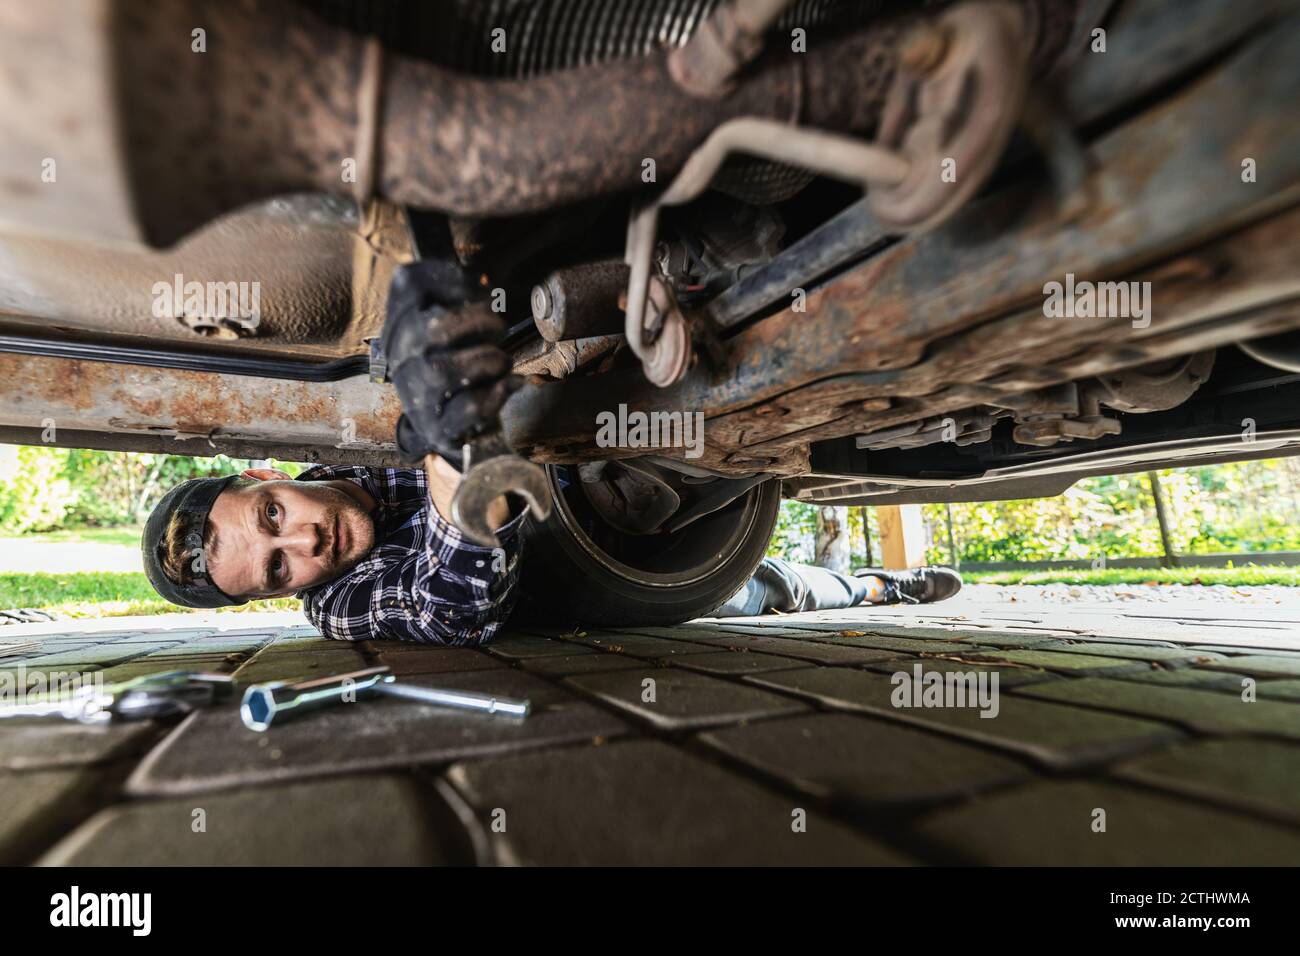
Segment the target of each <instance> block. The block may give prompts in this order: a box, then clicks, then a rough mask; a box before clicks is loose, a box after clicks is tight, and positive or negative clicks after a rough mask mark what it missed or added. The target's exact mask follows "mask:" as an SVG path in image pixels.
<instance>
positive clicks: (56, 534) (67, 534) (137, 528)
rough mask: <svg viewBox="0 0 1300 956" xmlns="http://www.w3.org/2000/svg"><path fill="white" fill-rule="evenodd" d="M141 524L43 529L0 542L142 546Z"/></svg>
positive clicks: (0, 541) (2, 539)
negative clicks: (113, 526)
mask: <svg viewBox="0 0 1300 956" xmlns="http://www.w3.org/2000/svg"><path fill="white" fill-rule="evenodd" d="M143 530H144V529H143V526H141V525H123V526H121V527H117V528H69V529H67V530H64V531H42V532H40V533H39V534H25V535H23V536H22V537H4V538H0V544H69V543H73V544H80V543H83V542H85V543H88V544H118V545H125V546H128V547H132V548H138V547H140V532H141V531H143Z"/></svg>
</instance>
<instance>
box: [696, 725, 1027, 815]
mask: <svg viewBox="0 0 1300 956" xmlns="http://www.w3.org/2000/svg"><path fill="white" fill-rule="evenodd" d="M699 739H700V740H701V741H702V742H703V743H705V744H708V745H709V746H711V747H714V748H716V749H717V750H719V751H720V752H722V753H724V754H726V755H728V756H729V757H731V758H733V759H735V760H739V761H742V762H743V763H746V764H748V765H750V766H751V767H753V768H754V769H756V770H759V771H761V772H762V773H765V774H767V775H769V776H772V777H775V778H777V779H779V780H781V781H783V782H785V783H786V784H787V785H789V786H791V787H793V788H795V789H797V790H800V791H802V792H804V793H807V794H809V795H810V796H814V797H818V798H822V799H830V800H836V801H844V802H850V803H856V804H861V805H865V806H867V807H881V806H891V807H898V806H908V807H915V806H924V805H926V804H930V803H934V802H936V801H940V800H947V799H953V798H957V797H961V796H969V795H970V794H973V793H977V792H979V791H981V790H985V789H988V788H989V787H994V786H1000V785H1004V784H1009V783H1013V782H1017V781H1021V780H1025V779H1027V778H1029V777H1030V776H1031V771H1030V770H1029V769H1028V768H1027V767H1026V766H1025V765H1024V764H1022V763H1020V762H1018V761H1015V760H1012V759H1010V758H1008V757H1006V756H1004V755H1002V754H999V753H996V752H993V751H990V750H986V749H982V748H979V747H972V746H970V745H968V744H964V743H960V742H958V741H955V740H952V739H949V738H945V737H943V736H941V735H938V734H933V733H926V732H925V731H922V730H917V729H913V728H911V727H906V726H903V725H901V724H895V723H891V722H889V721H884V720H873V719H871V718H868V717H857V716H853V715H850V714H814V715H811V716H806V717H792V718H788V719H783V720H772V721H764V722H763V723H760V724H751V725H748V726H745V727H727V728H722V729H719V730H711V731H707V732H705V733H703V734H701V735H700V738H699Z"/></svg>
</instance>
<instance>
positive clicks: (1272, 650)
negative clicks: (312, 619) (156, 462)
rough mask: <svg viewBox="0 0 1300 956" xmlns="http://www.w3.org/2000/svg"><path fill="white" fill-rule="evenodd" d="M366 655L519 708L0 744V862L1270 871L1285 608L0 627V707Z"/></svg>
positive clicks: (189, 724) (43, 726) (129, 730)
mask: <svg viewBox="0 0 1300 956" xmlns="http://www.w3.org/2000/svg"><path fill="white" fill-rule="evenodd" d="M381 665H382V666H387V667H390V668H391V669H392V671H393V673H394V674H396V675H398V679H399V680H400V681H402V682H406V683H411V684H421V685H424V686H429V687H440V688H449V689H458V690H463V691H475V692H479V693H485V694H495V695H500V696H508V697H526V698H528V699H529V700H530V702H531V704H532V713H531V714H530V716H528V717H527V718H526V719H524V720H522V721H516V720H511V719H508V718H503V717H499V716H491V715H483V714H471V713H466V712H461V711H454V710H447V709H438V708H432V707H427V706H423V705H420V704H413V703H409V702H406V701H401V700H394V699H386V698H385V699H377V700H362V701H360V702H357V703H352V704H345V705H340V706H337V707H334V708H331V709H328V710H322V711H318V712H315V713H313V714H308V715H303V716H302V717H300V718H298V719H295V720H292V721H289V722H286V723H284V724H283V725H277V726H273V727H272V728H271V730H270V731H268V732H266V733H262V734H259V733H255V732H253V731H250V730H247V729H246V728H245V727H244V726H243V725H242V723H241V722H240V720H239V717H238V699H237V698H238V696H239V694H238V692H237V693H236V695H235V698H236V699H234V700H231V701H229V702H226V703H222V704H218V705H216V706H214V707H211V708H208V709H205V710H202V711H199V712H197V713H194V714H191V715H189V716H186V717H174V718H168V719H165V720H163V719H160V720H153V721H143V722H139V723H135V724H117V725H112V726H107V727H92V726H84V725H80V724H74V723H66V722H62V721H53V722H50V721H38V720H31V719H29V720H22V721H4V722H0V805H3V806H4V807H5V813H4V814H3V815H0V863H6V864H26V863H39V864H44V865H63V864H73V865H99V864H146V865H156V864H163V865H166V864H185V865H223V864H282V865H330V864H393V865H439V864H453V865H456V864H460V865H474V864H478V865H514V864H525V865H527V864H561V865H562V864H616V865H617V864H633V863H641V864H687V865H694V864H706V865H707V864H755V863H756V864H782V863H786V864H799V865H804V864H830V865H841V864H865V865H899V864H927V863H928V864H953V863H956V864H969V863H977V864H984V863H988V864H1017V865H1024V864H1029V865H1036V864H1062V865H1076V864H1078V865H1090V864H1111V863H1118V864H1148V865H1163V864H1207V865H1222V864H1228V865H1233V864H1242V865H1248V864H1269V865H1271V864H1293V865H1294V864H1297V863H1300V608H1287V607H1273V606H1270V607H1263V608H1255V607H1249V608H1243V609H1242V610H1240V611H1238V610H1236V609H1226V608H1224V607H1222V606H1212V607H1205V608H1203V609H1197V608H1195V607H1189V609H1188V610H1187V611H1186V612H1185V613H1184V616H1181V617H1180V616H1179V610H1178V608H1176V607H1174V606H1169V605H1162V606H1161V607H1159V608H1158V609H1154V610H1153V609H1151V608H1145V609H1142V608H1122V609H1119V610H1116V609H1114V608H1111V609H1109V610H1107V609H1104V608H1091V609H1090V608H1086V607H1083V608H1080V607H1074V606H1070V607H1060V608H1052V607H1050V606H1041V607H1025V606H1016V605H1007V606H1002V605H988V604H985V605H978V604H971V603H969V602H968V603H966V604H962V603H960V602H957V601H955V602H947V603H945V604H944V605H935V606H931V607H921V608H887V609H886V608H874V609H866V608H856V609H850V610H842V611H826V612H816V613H811V614H798V615H780V616H772V617H765V618H745V619H731V620H721V619H715V620H701V621H693V622H691V623H689V624H685V625H681V626H678V627H639V628H628V629H619V630H596V629H591V630H587V631H583V630H573V631H559V630H553V631H551V630H537V629H533V628H515V629H511V630H508V631H507V632H506V633H504V634H502V635H501V636H500V638H499V640H497V641H496V642H494V643H493V644H491V645H489V646H488V647H486V648H436V647H424V646H412V645H404V644H392V643H388V642H383V641H365V642H359V643H356V644H341V643H337V642H331V641H327V640H324V639H322V638H321V637H320V635H319V634H317V633H316V632H315V631H314V630H313V629H312V628H311V627H310V626H307V625H305V624H304V623H302V621H301V618H298V617H297V616H296V615H284V614H280V615H260V616H254V615H238V616H235V615H226V616H222V617H215V616H206V617H205V616H198V615H191V616H180V615H178V616H176V617H174V618H137V619H119V620H117V621H112V622H107V623H105V622H73V623H63V624H43V625H18V626H14V627H12V628H8V627H7V628H4V629H3V630H0V691H4V695H3V696H5V697H12V695H13V693H14V692H15V689H16V688H18V687H20V686H22V685H23V684H24V683H25V684H26V686H33V682H34V681H39V680H43V679H48V678H49V677H50V675H52V674H53V673H55V672H59V673H62V674H64V675H65V676H66V675H75V676H79V677H81V678H83V679H93V678H94V677H95V675H100V676H102V677H103V678H104V679H105V680H109V681H113V680H126V679H130V678H133V677H138V676H141V675H145V674H151V673H159V672H162V671H168V670H176V669H188V670H201V671H207V672H213V673H219V674H226V675H231V676H233V678H234V679H235V681H236V682H237V684H238V685H243V684H246V683H249V682H259V681H276V680H286V681H291V680H295V679H308V678H312V677H319V676H324V675H328V674H332V673H339V672H344V671H350V670H357V669H361V668H366V667H374V666H381ZM918 669H919V670H918ZM918 678H919V680H918ZM994 679H996V681H997V683H996V691H995V690H994V684H993V681H994ZM240 689H242V686H241V688H240ZM905 692H906V696H904V694H905Z"/></svg>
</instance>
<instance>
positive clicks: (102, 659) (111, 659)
mask: <svg viewBox="0 0 1300 956" xmlns="http://www.w3.org/2000/svg"><path fill="white" fill-rule="evenodd" d="M148 651H149V647H148V646H145V645H140V644H102V645H92V646H90V647H77V648H74V649H72V650H61V651H58V652H57V653H53V654H40V655H37V656H35V657H28V658H24V659H23V664H25V665H26V666H27V667H28V668H33V667H35V668H43V669H46V670H48V669H50V668H53V667H61V668H72V669H76V670H88V669H90V668H93V667H104V666H108V665H110V664H120V663H122V662H124V661H128V660H130V659H132V658H133V657H141V656H143V655H144V654H146V653H147V652H148Z"/></svg>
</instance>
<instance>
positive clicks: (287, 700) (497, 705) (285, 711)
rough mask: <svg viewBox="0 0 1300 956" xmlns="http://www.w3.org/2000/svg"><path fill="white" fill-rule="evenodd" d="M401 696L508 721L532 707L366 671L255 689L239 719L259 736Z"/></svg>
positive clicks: (380, 671) (378, 670)
mask: <svg viewBox="0 0 1300 956" xmlns="http://www.w3.org/2000/svg"><path fill="white" fill-rule="evenodd" d="M380 695H383V696H388V697H400V698H402V699H404V700H414V701H419V702H420V703H424V704H434V705H436V706H439V707H454V708H457V709H460V710H474V711H479V712H481V713H486V714H503V715H505V716H507V717H518V718H522V717H527V716H528V713H529V710H530V709H531V705H530V704H529V702H528V701H527V700H512V699H511V698H508V697H494V696H491V695H489V694H475V693H472V692H470V691H462V690H439V689H436V688H432V687H419V686H416V685H413V684H399V683H397V678H396V677H395V676H394V675H393V674H392V673H390V672H389V669H388V668H387V667H371V668H367V669H366V670H360V671H352V672H351V673H348V674H334V675H331V676H329V677H316V678H312V679H311V680H306V681H300V682H298V683H295V684H289V683H285V682H284V681H272V682H270V683H266V684H254V685H252V686H251V687H249V688H248V689H247V690H246V691H244V700H243V703H242V704H241V705H240V708H239V716H240V718H241V719H242V720H243V722H244V726H245V727H247V728H248V729H249V730H256V731H264V730H267V729H268V728H269V727H270V726H271V724H272V723H278V722H280V721H282V720H284V719H285V718H288V717H292V716H294V715H295V714H302V713H306V712H308V711H312V710H317V709H319V708H322V707H329V706H332V705H334V704H344V703H353V702H355V701H358V700H363V699H367V698H372V697H376V696H380Z"/></svg>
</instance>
